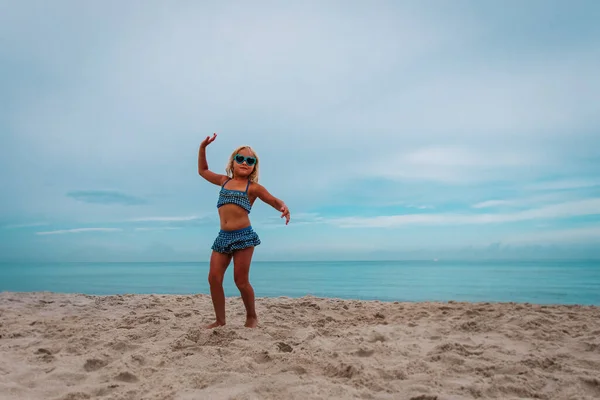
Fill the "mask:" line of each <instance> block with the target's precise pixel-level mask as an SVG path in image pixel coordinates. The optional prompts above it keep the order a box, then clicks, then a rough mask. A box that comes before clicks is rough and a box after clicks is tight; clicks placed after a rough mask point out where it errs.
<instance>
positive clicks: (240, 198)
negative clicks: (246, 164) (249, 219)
mask: <svg viewBox="0 0 600 400" xmlns="http://www.w3.org/2000/svg"><path fill="white" fill-rule="evenodd" d="M230 180H231V179H227V180H226V181H225V183H224V184H223V186H221V191H220V192H219V200H218V201H217V208H219V207H221V206H224V205H225V204H236V205H238V206H240V207H242V208H243V209H244V210H246V211H247V212H248V214H250V209H252V204H250V198H249V197H248V187H249V186H250V180H248V184H247V185H246V190H245V191H244V192H242V191H241V190H231V189H225V184H227V182H229V181H230Z"/></svg>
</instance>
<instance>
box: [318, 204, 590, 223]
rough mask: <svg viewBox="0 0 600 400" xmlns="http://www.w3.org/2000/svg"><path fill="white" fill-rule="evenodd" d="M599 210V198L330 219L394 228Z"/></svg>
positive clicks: (500, 220)
mask: <svg viewBox="0 0 600 400" xmlns="http://www.w3.org/2000/svg"><path fill="white" fill-rule="evenodd" d="M597 214H600V198H593V199H587V200H579V201H572V202H565V203H561V204H553V205H548V206H544V207H540V208H537V209H530V210H524V211H519V212H514V213H498V214H404V215H385V216H384V215H382V216H375V217H344V218H332V219H330V220H329V221H328V222H329V223H331V224H334V225H336V226H339V227H341V228H392V227H398V226H403V225H448V224H456V225H463V224H499V223H508V222H518V221H527V220H535V219H553V218H569V217H577V216H586V215H597Z"/></svg>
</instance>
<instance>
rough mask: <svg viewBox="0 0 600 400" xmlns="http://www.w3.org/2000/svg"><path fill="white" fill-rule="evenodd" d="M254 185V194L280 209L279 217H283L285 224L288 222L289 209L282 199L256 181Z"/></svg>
mask: <svg viewBox="0 0 600 400" xmlns="http://www.w3.org/2000/svg"><path fill="white" fill-rule="evenodd" d="M255 185H256V196H257V197H258V198H259V199H261V200H262V201H264V202H265V203H266V204H268V205H270V206H271V207H273V208H274V209H276V210H278V211H281V218H283V217H285V224H286V225H287V224H288V223H289V222H290V210H289V209H288V208H287V206H286V205H285V203H284V202H283V200H280V199H278V198H277V197H275V196H273V195H272V194H271V193H269V191H268V190H267V189H266V188H265V187H264V186H262V185H259V184H258V183H256V184H255Z"/></svg>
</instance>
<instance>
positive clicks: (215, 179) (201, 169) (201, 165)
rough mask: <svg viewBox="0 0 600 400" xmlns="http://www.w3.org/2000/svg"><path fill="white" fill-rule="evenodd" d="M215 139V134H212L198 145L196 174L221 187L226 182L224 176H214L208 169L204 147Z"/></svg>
mask: <svg viewBox="0 0 600 400" xmlns="http://www.w3.org/2000/svg"><path fill="white" fill-rule="evenodd" d="M216 138H217V134H216V133H215V134H213V136H212V137H209V136H207V137H206V139H204V140H203V141H202V143H200V148H199V149H198V174H199V175H200V176H201V177H203V178H204V179H206V180H207V181H209V182H210V183H214V184H215V185H218V186H221V185H222V184H223V183H225V181H226V180H227V176H226V175H221V174H216V173H214V172H212V171H211V170H209V169H208V162H207V161H206V146H208V145H209V144H211V143H212V142H213V141H214V140H215V139H216Z"/></svg>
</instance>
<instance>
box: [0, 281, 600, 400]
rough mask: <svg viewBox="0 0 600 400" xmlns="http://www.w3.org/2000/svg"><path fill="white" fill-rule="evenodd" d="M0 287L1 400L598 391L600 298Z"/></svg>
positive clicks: (594, 395) (580, 395)
mask: <svg viewBox="0 0 600 400" xmlns="http://www.w3.org/2000/svg"><path fill="white" fill-rule="evenodd" d="M257 311H258V313H259V318H260V326H259V327H258V328H256V329H248V328H244V327H243V324H244V308H243V304H242V301H241V299H240V298H239V297H233V298H228V299H227V316H228V325H227V326H224V327H219V328H217V329H215V330H204V329H201V328H200V327H201V325H202V324H205V323H209V322H212V321H213V319H212V318H213V313H212V304H211V301H210V297H209V296H207V295H193V296H191V295H190V296H178V295H123V296H120V295H117V296H88V295H76V294H53V293H11V292H3V293H0V398H1V399H6V400H8V399H51V400H52V399H57V400H58V399H61V400H67V399H68V400H76V399H94V398H101V399H161V400H163V399H240V400H241V399H303V400H304V399H413V400H417V399H419V400H433V399H438V400H444V399H474V398H475V399H598V398H600V308H599V307H591V306H540V305H531V304H514V303H509V304H496V303H479V304H473V303H455V302H449V303H397V302H396V303H391V302H390V303H384V302H376V301H352V300H335V299H322V298H314V297H304V298H300V299H290V298H276V299H263V298H259V299H257Z"/></svg>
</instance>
